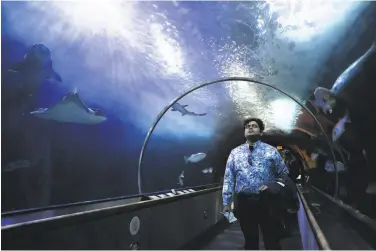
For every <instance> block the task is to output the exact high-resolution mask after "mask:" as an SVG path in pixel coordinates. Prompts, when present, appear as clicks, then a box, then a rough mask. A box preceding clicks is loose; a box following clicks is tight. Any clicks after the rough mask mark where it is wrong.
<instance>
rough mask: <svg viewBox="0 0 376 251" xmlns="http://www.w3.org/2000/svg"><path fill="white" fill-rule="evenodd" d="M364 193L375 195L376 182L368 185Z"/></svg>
mask: <svg viewBox="0 0 376 251" xmlns="http://www.w3.org/2000/svg"><path fill="white" fill-rule="evenodd" d="M366 193H367V194H370V195H376V182H373V183H369V184H368V186H367V188H366Z"/></svg>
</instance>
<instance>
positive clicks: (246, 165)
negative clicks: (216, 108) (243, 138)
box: [222, 141, 289, 205]
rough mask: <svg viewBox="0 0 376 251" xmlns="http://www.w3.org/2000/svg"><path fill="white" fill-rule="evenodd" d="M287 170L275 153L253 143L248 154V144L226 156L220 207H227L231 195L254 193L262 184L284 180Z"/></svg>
mask: <svg viewBox="0 0 376 251" xmlns="http://www.w3.org/2000/svg"><path fill="white" fill-rule="evenodd" d="M288 173H289V171H288V169H287V167H286V165H285V163H284V161H283V159H282V157H281V155H280V154H279V152H278V150H277V149H276V148H275V147H273V146H271V145H268V144H266V143H263V142H261V141H256V142H255V143H254V144H253V149H252V151H251V150H250V146H249V145H248V143H245V144H242V145H240V146H238V147H236V148H235V149H233V150H232V151H231V153H230V156H229V157H228V160H227V165H226V170H225V175H224V181H223V193H222V194H223V205H229V204H230V203H231V201H232V196H233V193H234V188H235V193H239V192H245V193H253V194H258V193H259V192H260V191H259V189H260V187H261V186H262V185H267V184H269V183H271V182H276V181H277V180H285V177H286V176H287V175H288Z"/></svg>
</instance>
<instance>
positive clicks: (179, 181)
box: [178, 171, 184, 187]
mask: <svg viewBox="0 0 376 251" xmlns="http://www.w3.org/2000/svg"><path fill="white" fill-rule="evenodd" d="M178 185H179V186H181V187H182V186H184V171H182V172H181V174H180V175H179V178H178Z"/></svg>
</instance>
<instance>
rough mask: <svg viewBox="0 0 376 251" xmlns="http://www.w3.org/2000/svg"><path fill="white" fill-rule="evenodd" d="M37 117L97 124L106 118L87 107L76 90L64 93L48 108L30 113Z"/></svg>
mask: <svg viewBox="0 0 376 251" xmlns="http://www.w3.org/2000/svg"><path fill="white" fill-rule="evenodd" d="M30 115H32V116H35V117H37V118H39V119H45V120H53V121H56V122H59V123H74V124H84V125H94V124H99V123H102V122H104V121H106V120H107V117H106V116H105V114H104V113H103V112H102V111H100V110H98V109H94V108H88V107H87V106H86V105H85V104H84V103H83V102H82V101H81V99H80V97H79V96H78V94H77V90H74V91H73V92H71V93H69V94H68V95H66V96H65V97H64V98H62V99H61V100H60V101H58V102H57V103H56V104H54V105H52V106H51V107H49V108H39V109H38V110H36V111H33V112H31V113H30Z"/></svg>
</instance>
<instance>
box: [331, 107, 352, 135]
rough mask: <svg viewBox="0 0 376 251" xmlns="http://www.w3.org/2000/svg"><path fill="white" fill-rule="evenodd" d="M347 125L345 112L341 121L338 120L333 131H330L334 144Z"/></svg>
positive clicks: (347, 116) (347, 119) (347, 115)
mask: <svg viewBox="0 0 376 251" xmlns="http://www.w3.org/2000/svg"><path fill="white" fill-rule="evenodd" d="M347 123H351V120H350V116H349V112H348V111H347V112H346V115H345V116H344V117H343V118H342V119H340V120H339V121H338V122H337V124H336V125H335V126H334V128H333V131H332V140H333V142H335V141H336V140H337V139H338V138H339V137H341V136H342V134H343V133H344V132H345V130H346V124H347Z"/></svg>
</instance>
